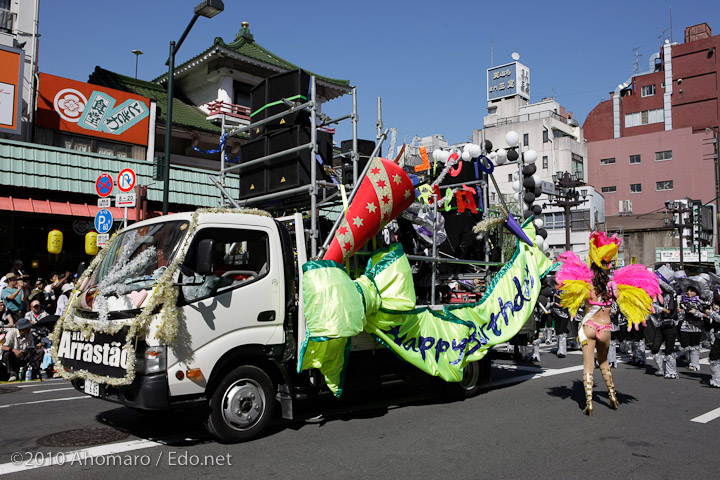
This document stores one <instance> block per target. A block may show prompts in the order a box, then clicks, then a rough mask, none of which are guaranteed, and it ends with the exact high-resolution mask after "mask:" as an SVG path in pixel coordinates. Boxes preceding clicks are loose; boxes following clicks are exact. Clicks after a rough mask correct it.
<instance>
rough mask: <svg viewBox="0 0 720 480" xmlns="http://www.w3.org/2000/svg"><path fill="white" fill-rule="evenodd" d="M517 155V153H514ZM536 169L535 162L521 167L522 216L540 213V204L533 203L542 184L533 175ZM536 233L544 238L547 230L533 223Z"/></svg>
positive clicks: (540, 190) (539, 192) (528, 216)
mask: <svg viewBox="0 0 720 480" xmlns="http://www.w3.org/2000/svg"><path fill="white" fill-rule="evenodd" d="M516 155H517V154H516ZM508 158H510V152H508ZM536 171H537V166H536V165H535V163H527V164H524V165H523V168H522V176H523V178H522V186H523V192H524V193H523V194H522V195H523V197H522V199H523V202H524V203H525V209H524V211H523V217H524V218H530V216H532V215H534V216H536V217H537V216H538V215H540V214H541V213H542V206H541V205H537V204H535V200H536V199H537V198H538V197H539V196H540V195H542V185H541V184H540V181H539V180H538V177H536V176H534V175H535V172H536ZM535 229H536V231H537V234H538V235H539V236H541V237H542V238H543V240H544V239H546V238H547V230H545V229H544V228H542V227H538V226H537V224H535Z"/></svg>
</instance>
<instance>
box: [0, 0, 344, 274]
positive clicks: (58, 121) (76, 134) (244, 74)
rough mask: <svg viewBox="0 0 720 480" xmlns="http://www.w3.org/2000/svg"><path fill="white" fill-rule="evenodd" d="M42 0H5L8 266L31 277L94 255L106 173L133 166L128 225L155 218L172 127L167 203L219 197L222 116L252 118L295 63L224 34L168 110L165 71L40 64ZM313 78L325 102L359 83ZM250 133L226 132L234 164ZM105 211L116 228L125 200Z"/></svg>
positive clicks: (184, 67)
mask: <svg viewBox="0 0 720 480" xmlns="http://www.w3.org/2000/svg"><path fill="white" fill-rule="evenodd" d="M38 5H39V1H38V0H35V1H32V0H27V1H25V0H22V1H19V0H0V95H2V96H3V98H2V100H3V101H2V102H0V107H1V108H2V111H0V187H1V188H2V193H1V194H0V244H2V246H3V249H2V250H0V275H1V274H2V273H4V272H7V271H8V270H9V268H10V267H11V265H12V260H13V259H15V258H22V259H23V261H24V262H25V265H26V266H27V267H28V270H29V271H30V273H31V274H32V275H34V276H35V275H48V274H49V273H50V272H51V271H52V270H62V271H65V269H69V270H75V269H76V268H77V265H78V264H79V262H80V261H88V260H89V257H88V254H87V253H86V250H85V235H86V234H87V233H89V232H91V231H92V230H93V226H94V225H93V218H94V217H95V216H96V214H97V213H98V211H99V209H100V208H99V206H98V193H97V191H96V181H97V180H98V178H99V177H100V175H101V174H103V173H107V174H108V175H109V176H110V177H113V178H114V177H117V176H118V174H119V173H120V172H121V171H123V170H125V169H127V168H130V169H132V170H133V171H134V172H135V174H136V190H135V192H136V193H137V198H138V202H137V203H138V207H137V208H129V209H127V210H126V211H127V220H128V221H129V222H132V221H135V220H138V219H142V218H145V217H146V216H155V215H159V212H160V206H161V202H162V197H163V181H162V180H159V179H158V175H157V172H158V170H161V169H159V168H158V167H159V165H158V162H156V159H158V157H161V156H162V155H163V154H164V143H165V136H166V133H167V132H168V130H169V131H170V132H171V152H170V154H171V155H170V157H171V165H172V168H171V172H170V180H171V181H170V183H169V196H168V198H169V204H170V205H169V211H170V212H176V211H187V210H193V209H196V208H198V207H216V206H219V205H220V204H221V196H220V193H219V191H218V189H217V188H216V187H215V186H214V185H213V184H212V183H211V182H210V180H209V176H210V175H211V174H215V175H217V173H218V170H219V167H220V165H221V160H220V154H219V153H218V147H219V142H220V138H221V133H222V131H221V126H220V125H221V121H222V119H223V117H224V118H225V120H226V124H228V125H232V124H236V125H237V124H240V125H242V124H248V123H249V122H250V120H251V113H252V112H251V111H250V107H251V105H250V97H249V91H250V89H251V88H252V87H254V86H255V85H257V84H259V83H260V82H261V81H262V80H264V79H265V78H268V77H271V76H274V75H276V74H278V73H285V72H290V71H294V70H296V69H297V68H298V67H297V66H295V65H294V64H292V63H291V62H288V61H286V60H284V59H282V58H281V57H279V56H277V55H275V54H273V53H271V52H269V51H267V50H266V49H264V48H263V47H262V46H261V45H259V44H258V43H257V42H256V41H255V39H254V37H253V35H252V34H251V33H250V29H249V25H248V24H247V23H243V24H242V25H241V27H240V28H239V32H238V33H237V34H236V35H235V38H234V40H233V41H231V42H224V41H223V40H222V39H221V38H220V37H217V38H215V39H214V41H210V42H208V43H209V46H208V47H207V48H206V49H205V50H204V51H202V52H200V53H199V54H197V55H195V56H194V57H193V58H191V59H190V60H188V61H187V62H184V63H182V64H180V65H178V66H177V67H176V69H175V75H174V79H175V82H174V87H175V94H174V95H173V111H172V118H171V119H169V118H168V115H167V109H166V105H167V98H168V97H167V92H166V86H165V84H166V82H167V75H164V76H161V77H159V78H157V79H155V80H152V81H146V80H142V79H135V78H133V77H129V76H125V75H121V74H119V73H116V72H111V71H108V70H106V69H103V68H102V67H96V68H95V71H93V72H86V73H85V75H88V77H89V78H88V77H85V78H88V81H87V82H82V81H77V80H74V79H68V78H62V77H57V76H54V75H51V73H52V72H47V73H46V72H41V71H40V69H38V65H37V62H36V61H35V52H37V51H38V45H37V42H35V41H33V39H36V38H37V26H38V24H37V20H38V10H37V9H38ZM133 46H136V45H129V46H128V55H130V48H131V47H133ZM98 61H102V59H98ZM81 75H82V74H81ZM316 78H317V84H318V88H317V91H318V95H319V96H320V99H321V101H325V100H329V99H332V98H335V97H338V96H340V95H344V94H347V93H349V92H351V88H350V87H349V81H347V80H335V79H330V78H327V77H320V76H316ZM8 98H11V99H12V101H8ZM36 104H37V109H35V108H34V106H35V105H36ZM116 113H118V114H119V113H122V114H123V115H121V117H116V116H115V114H116ZM118 120H121V122H118ZM168 125H170V128H168ZM249 138H250V135H248V134H247V133H241V134H239V135H236V136H234V137H233V138H231V139H229V140H228V141H227V144H226V147H227V150H226V151H227V157H228V160H229V161H231V162H232V161H235V162H237V161H238V151H239V150H240V146H241V145H242V144H245V143H246V142H248V140H249ZM226 188H227V190H228V191H229V192H230V194H232V195H237V194H238V192H239V188H240V179H239V177H238V175H237V174H233V173H232V172H231V173H230V174H228V175H227V177H226ZM117 193H118V189H117V188H115V189H114V191H113V195H115V194H117ZM236 198H237V197H236ZM109 210H110V211H111V212H112V216H113V219H114V221H115V222H114V226H115V227H117V226H121V225H122V220H123V216H124V214H125V212H124V211H123V209H122V208H118V207H116V206H115V202H113V203H112V206H111V207H110V208H109ZM52 229H57V230H60V231H61V232H63V234H64V242H63V251H62V252H61V253H60V254H50V253H48V252H47V247H46V246H47V237H48V232H49V231H50V230H52ZM110 233H112V231H111V232H110ZM3 268H4V269H5V270H2V269H3Z"/></svg>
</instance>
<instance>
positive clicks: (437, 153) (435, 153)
mask: <svg viewBox="0 0 720 480" xmlns="http://www.w3.org/2000/svg"><path fill="white" fill-rule="evenodd" d="M441 152H442V150H440V149H439V148H436V149H435V150H433V158H434V159H435V160H436V161H438V160H440V153H441Z"/></svg>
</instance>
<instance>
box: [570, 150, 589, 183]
mask: <svg viewBox="0 0 720 480" xmlns="http://www.w3.org/2000/svg"><path fill="white" fill-rule="evenodd" d="M570 173H574V174H576V175H577V176H578V177H579V178H581V179H584V178H585V169H584V168H583V157H581V156H580V155H578V154H577V153H573V154H572V172H570Z"/></svg>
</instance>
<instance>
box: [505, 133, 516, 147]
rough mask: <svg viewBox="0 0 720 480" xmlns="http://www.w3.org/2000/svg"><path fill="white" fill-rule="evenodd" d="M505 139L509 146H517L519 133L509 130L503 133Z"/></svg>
mask: <svg viewBox="0 0 720 480" xmlns="http://www.w3.org/2000/svg"><path fill="white" fill-rule="evenodd" d="M505 141H506V142H507V144H508V145H509V146H511V147H517V144H518V143H519V142H520V135H518V134H517V132H513V131H512V130H511V131H509V132H508V133H507V134H505Z"/></svg>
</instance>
